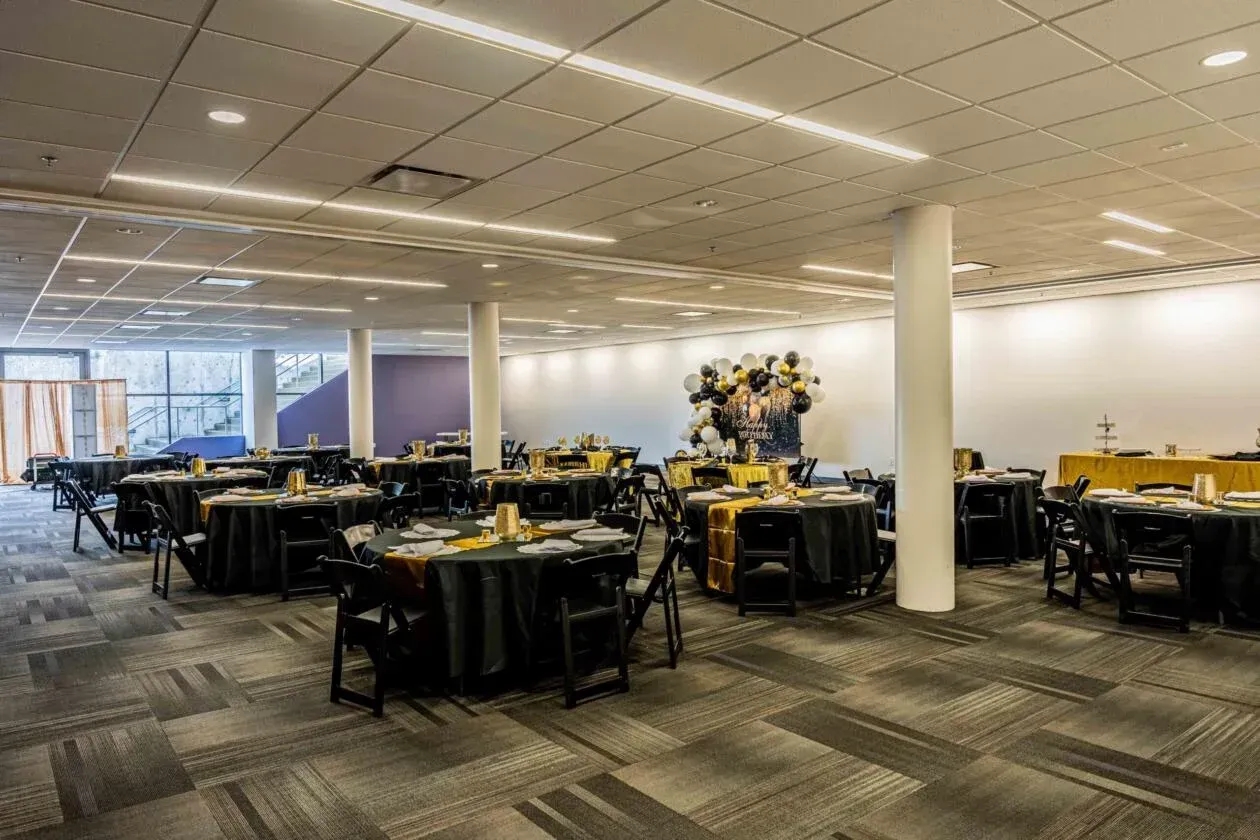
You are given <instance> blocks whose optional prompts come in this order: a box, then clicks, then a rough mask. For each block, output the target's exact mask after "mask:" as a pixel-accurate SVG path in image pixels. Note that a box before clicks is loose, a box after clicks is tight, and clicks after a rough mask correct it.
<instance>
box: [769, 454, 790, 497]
mask: <svg viewBox="0 0 1260 840" xmlns="http://www.w3.org/2000/svg"><path fill="white" fill-rule="evenodd" d="M768 466H769V472H770V486H771V487H773V488H774V489H775V491H776V492H782V491H783V490H784V489H785V488H786V487H787V486H788V465H787V461H771V462H770V464H769V465H768Z"/></svg>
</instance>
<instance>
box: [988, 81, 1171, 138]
mask: <svg viewBox="0 0 1260 840" xmlns="http://www.w3.org/2000/svg"><path fill="white" fill-rule="evenodd" d="M1162 95H1163V94H1162V92H1161V91H1159V90H1158V89H1157V88H1154V87H1152V86H1151V85H1149V84H1147V83H1146V82H1143V81H1142V80H1140V79H1138V78H1136V77H1134V76H1133V74H1131V73H1126V72H1124V71H1123V70H1120V69H1119V68H1116V67H1099V68H1098V69H1097V70H1090V71H1089V72H1087V73H1081V74H1080V75H1079V76H1072V77H1070V78H1067V79H1060V80H1058V81H1056V82H1051V83H1049V84H1046V85H1042V86H1041V87H1035V88H1033V89H1031V90H1026V91H1023V92H1022V93H1016V94H1013V95H1011V96H1005V97H1002V98H1001V99H995V100H993V101H992V102H990V103H988V107H989V108H992V109H993V110H995V111H997V112H998V113H1001V114H1006V115H1007V116H1009V117H1014V118H1015V119H1017V120H1023V121H1024V122H1025V123H1028V124H1029V125H1034V126H1037V127H1038V128H1041V127H1044V126H1047V125H1054V124H1055V123H1061V122H1066V121H1067V120H1074V119H1079V118H1081V117H1088V116H1089V115H1091V114H1097V113H1099V112H1101V111H1110V110H1111V109H1113V108H1120V107H1123V106H1125V105H1134V104H1137V103H1138V102H1145V101H1146V100H1148V99H1155V98H1157V97H1159V96H1162Z"/></svg>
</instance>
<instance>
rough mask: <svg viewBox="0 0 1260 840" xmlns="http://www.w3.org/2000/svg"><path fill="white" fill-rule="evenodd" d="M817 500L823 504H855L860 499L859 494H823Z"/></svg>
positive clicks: (860, 495)
mask: <svg viewBox="0 0 1260 840" xmlns="http://www.w3.org/2000/svg"><path fill="white" fill-rule="evenodd" d="M818 498H820V499H822V500H823V501H824V502H855V501H857V500H858V499H860V498H862V494H860V493H823V494H822V495H821V496H819V497H818Z"/></svg>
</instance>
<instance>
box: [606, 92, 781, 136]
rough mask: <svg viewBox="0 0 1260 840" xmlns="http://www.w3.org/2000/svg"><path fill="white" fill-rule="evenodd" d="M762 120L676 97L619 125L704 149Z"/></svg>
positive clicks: (619, 126)
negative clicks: (708, 144) (715, 141)
mask: <svg viewBox="0 0 1260 840" xmlns="http://www.w3.org/2000/svg"><path fill="white" fill-rule="evenodd" d="M760 124H761V121H760V120H755V119H753V118H751V117H745V116H743V115H742V114H733V113H731V112H730V111H723V110H721V109H719V108H712V107H710V106H708V105H701V104H700V103H698V102H691V101H689V100H686V99H679V98H677V97H673V98H670V99H666V100H665V101H664V102H662V103H660V104H659V105H653V106H652V107H650V108H648V109H646V110H644V111H640V112H639V113H637V114H635V115H634V116H632V117H630V118H629V119H626V120H623V121H622V122H620V123H618V126H617V127H618V128H628V129H630V130H631V131H642V132H643V133H645V134H653V135H655V136H657V137H665V138H667V139H669V140H677V141H679V142H682V143H690V144H692V145H695V146H703V145H705V144H707V143H710V142H712V141H714V140H717V139H718V138H720V137H726V136H728V135H731V134H735V133H737V132H740V131H744V130H745V129H749V128H752V127H754V126H757V125H760Z"/></svg>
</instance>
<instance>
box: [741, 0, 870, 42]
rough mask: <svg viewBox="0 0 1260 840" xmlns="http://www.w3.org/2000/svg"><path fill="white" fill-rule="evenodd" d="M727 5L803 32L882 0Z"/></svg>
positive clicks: (765, 0)
mask: <svg viewBox="0 0 1260 840" xmlns="http://www.w3.org/2000/svg"><path fill="white" fill-rule="evenodd" d="M720 2H722V3H723V4H724V5H726V6H730V7H731V8H733V9H738V10H739V11H741V12H746V13H748V14H750V15H752V16H754V17H759V18H761V19H762V20H764V21H768V22H770V23H773V24H775V25H777V26H782V27H783V28H784V29H790V30H792V31H793V32H799V33H801V34H802V35H806V34H809V33H811V32H817V31H818V30H819V29H822V28H823V27H825V26H828V25H829V24H833V23H836V22H838V21H841V20H844V19H845V18H847V17H851V16H853V15H856V14H857V13H859V12H861V11H863V10H864V9H869V8H870V7H871V6H874V5H876V4H878V3H879V2H880V0H792V2H790V3H784V2H783V0H720Z"/></svg>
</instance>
